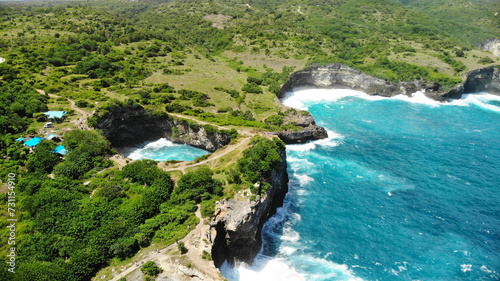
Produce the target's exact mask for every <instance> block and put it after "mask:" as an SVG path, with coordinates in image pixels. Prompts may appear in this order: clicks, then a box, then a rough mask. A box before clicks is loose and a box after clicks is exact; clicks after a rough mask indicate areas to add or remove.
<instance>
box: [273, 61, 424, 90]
mask: <svg viewBox="0 0 500 281" xmlns="http://www.w3.org/2000/svg"><path fill="white" fill-rule="evenodd" d="M424 86H425V84H424V83H423V82H422V81H414V82H400V83H397V84H395V83H391V82H388V81H385V80H382V79H379V78H375V77H373V76H370V75H368V74H366V73H363V72H361V71H359V70H355V69H353V68H351V67H349V66H347V65H344V64H340V63H335V64H329V65H324V66H323V65H317V66H311V67H308V68H306V69H304V70H301V71H297V72H295V73H293V74H292V75H291V76H290V79H289V80H288V81H287V82H286V83H285V84H284V85H283V87H282V88H281V91H280V94H279V97H280V98H282V97H284V96H285V93H286V92H289V91H291V90H292V89H294V88H297V87H314V88H327V89H331V88H348V89H353V90H358V91H362V92H365V93H367V94H369V95H379V96H384V97H392V96H395V95H401V94H403V95H410V94H412V93H414V92H416V91H418V90H420V89H422V88H424Z"/></svg>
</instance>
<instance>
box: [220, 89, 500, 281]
mask: <svg viewBox="0 0 500 281" xmlns="http://www.w3.org/2000/svg"><path fill="white" fill-rule="evenodd" d="M283 103H284V104H286V105H288V106H293V107H296V108H302V109H308V110H309V111H310V112H311V113H312V114H313V116H314V117H315V119H316V122H317V123H318V124H319V125H321V126H324V127H325V128H326V129H327V130H328V133H329V138H328V139H326V140H319V141H314V142H311V143H307V144H302V145H289V146H287V161H288V173H289V175H290V184H289V185H290V192H289V194H288V195H287V197H286V199H285V204H284V206H283V208H280V209H279V210H278V212H277V214H276V215H275V216H274V217H272V218H271V219H270V220H269V221H268V222H267V223H266V224H265V226H264V230H263V239H264V244H263V248H262V250H261V252H260V254H259V255H258V257H257V258H256V259H255V262H254V266H253V267H251V268H246V267H244V266H239V267H237V268H230V267H228V266H227V265H225V266H224V267H223V268H222V272H223V274H224V275H225V276H226V277H227V278H228V279H229V280H231V281H232V280H261V281H264V280H499V279H500V273H499V272H500V205H499V202H500V189H499V187H500V174H499V172H498V169H499V168H500V126H499V124H500V97H497V96H492V95H488V94H471V95H468V96H464V98H462V99H461V100H455V101H452V102H450V103H446V104H443V103H439V102H435V101H432V100H429V99H427V98H426V97H425V96H424V95H423V94H421V93H417V94H416V95H414V97H413V98H407V97H397V98H392V99H387V98H381V97H370V96H367V95H365V94H363V93H361V92H356V91H350V90H317V89H313V90H311V89H309V90H308V89H301V90H298V91H297V90H296V91H295V93H289V94H287V96H286V97H285V98H284V99H283Z"/></svg>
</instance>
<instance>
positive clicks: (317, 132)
mask: <svg viewBox="0 0 500 281" xmlns="http://www.w3.org/2000/svg"><path fill="white" fill-rule="evenodd" d="M284 119H285V120H284V122H283V124H285V125H295V126H298V127H301V128H300V130H298V131H293V130H289V131H280V132H274V133H272V134H273V135H275V136H277V137H279V138H280V139H281V140H282V141H283V142H284V143H286V144H294V143H305V142H307V141H310V140H318V139H324V138H327V137H328V133H327V132H326V130H325V128H323V127H321V126H318V125H316V121H314V118H313V117H312V115H311V114H310V113H309V112H301V113H292V112H290V113H289V114H288V115H287V116H285V118H284Z"/></svg>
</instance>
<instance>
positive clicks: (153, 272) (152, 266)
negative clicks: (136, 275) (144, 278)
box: [141, 261, 163, 276]
mask: <svg viewBox="0 0 500 281" xmlns="http://www.w3.org/2000/svg"><path fill="white" fill-rule="evenodd" d="M141 271H142V273H144V274H146V275H149V276H158V274H160V273H162V272H163V269H161V268H160V267H158V266H157V265H156V263H155V262H154V261H148V262H147V263H145V264H144V265H143V266H142V267H141Z"/></svg>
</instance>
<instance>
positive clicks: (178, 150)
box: [126, 138, 210, 161]
mask: <svg viewBox="0 0 500 281" xmlns="http://www.w3.org/2000/svg"><path fill="white" fill-rule="evenodd" d="M208 153H210V152H208V151H206V150H203V149H201V148H197V147H194V146H190V145H187V144H178V143H173V142H171V141H169V140H167V139H165V138H161V139H159V140H156V141H152V142H145V143H143V144H142V145H140V146H138V147H137V148H135V149H131V150H130V151H129V152H128V153H127V154H126V157H128V158H130V159H133V160H139V159H150V160H155V161H168V160H181V161H191V160H193V159H195V158H196V157H200V156H203V155H205V154H208Z"/></svg>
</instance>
